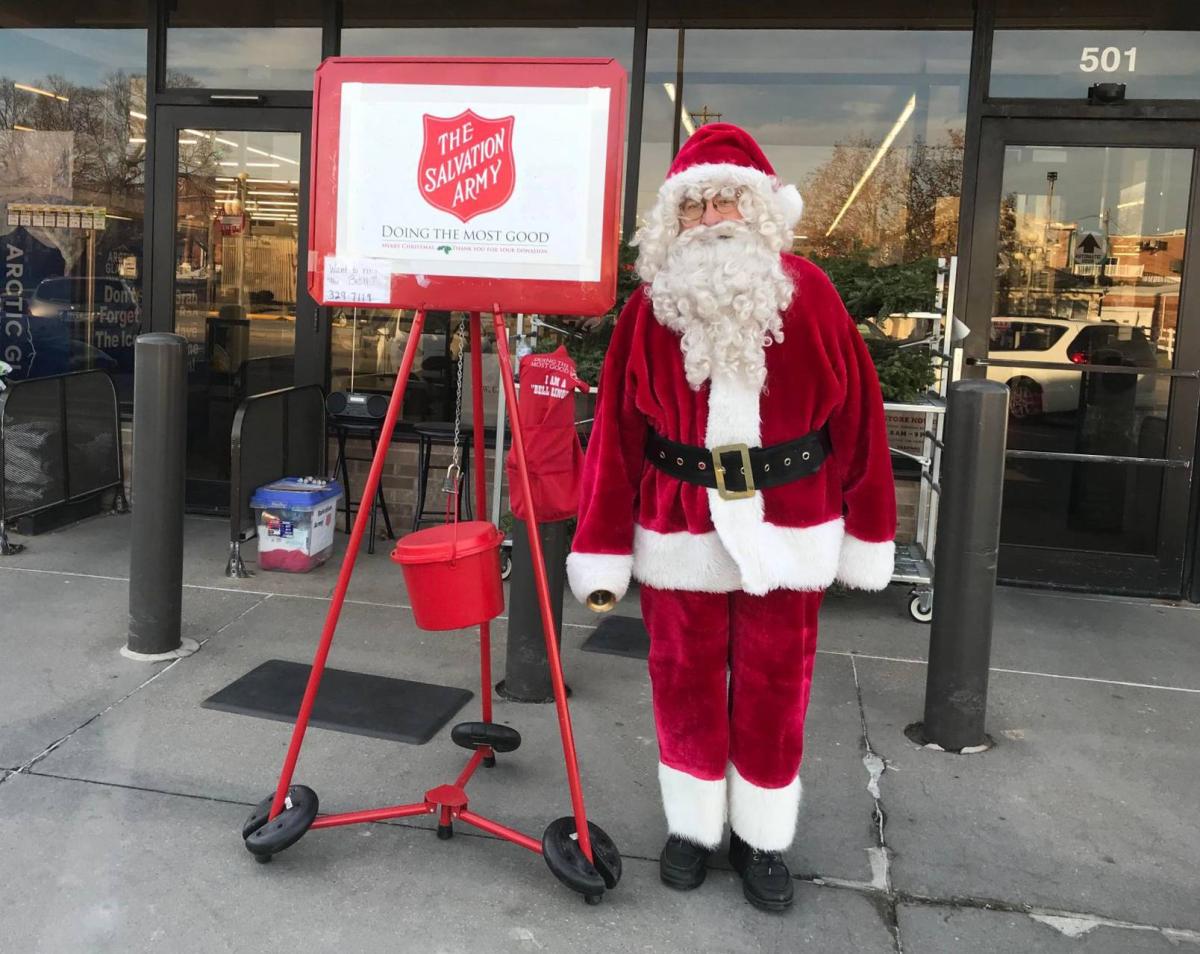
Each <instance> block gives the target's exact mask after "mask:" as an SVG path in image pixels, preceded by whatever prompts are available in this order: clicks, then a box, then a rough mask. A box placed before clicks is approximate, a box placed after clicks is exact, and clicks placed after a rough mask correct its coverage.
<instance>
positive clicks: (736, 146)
mask: <svg viewBox="0 0 1200 954" xmlns="http://www.w3.org/2000/svg"><path fill="white" fill-rule="evenodd" d="M714 185H735V186H741V187H744V188H749V189H753V190H754V191H755V192H757V193H758V195H759V196H761V197H762V198H763V199H764V201H766V203H767V205H768V207H770V208H771V209H772V211H774V212H776V213H777V214H778V215H779V217H780V218H781V219H782V220H783V224H784V226H785V227H786V228H787V229H789V230H791V229H792V228H794V227H795V225H796V223H797V222H799V221H800V215H801V213H802V212H803V211H804V201H803V200H802V199H801V198H800V193H799V191H798V190H797V189H796V187H795V186H794V185H784V184H783V183H781V182H780V181H779V177H778V176H776V175H775V169H774V167H773V166H772V165H771V163H770V161H769V160H768V159H767V157H766V155H765V154H764V153H763V151H762V147H761V146H759V144H758V143H757V142H755V141H754V137H753V136H751V135H750V134H749V133H748V132H746V130H744V129H741V128H740V127H738V126H734V125H733V124H732V123H709V124H708V125H706V126H701V127H700V128H699V129H697V130H696V131H695V132H694V133H692V135H691V137H690V138H689V139H688V141H687V142H686V143H684V144H683V147H682V148H681V149H680V150H679V152H678V154H677V155H676V156H675V161H674V162H672V163H671V168H670V169H669V170H668V172H667V181H666V183H664V185H663V190H664V191H668V192H670V193H671V194H672V196H673V197H674V196H677V195H679V194H682V193H683V192H684V191H686V190H687V189H688V188H692V187H705V186H714Z"/></svg>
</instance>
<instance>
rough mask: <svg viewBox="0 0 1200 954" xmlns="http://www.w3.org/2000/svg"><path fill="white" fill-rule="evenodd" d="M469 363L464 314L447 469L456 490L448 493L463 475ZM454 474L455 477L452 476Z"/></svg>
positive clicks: (459, 330) (459, 334) (449, 479)
mask: <svg viewBox="0 0 1200 954" xmlns="http://www.w3.org/2000/svg"><path fill="white" fill-rule="evenodd" d="M466 363H467V316H466V315H465V314H464V315H463V316H462V317H461V318H459V320H458V375H457V377H458V380H457V382H456V384H455V392H454V447H453V449H452V450H451V452H450V467H449V468H448V469H447V471H446V482H447V483H448V484H450V483H451V480H453V487H454V490H448V491H447V493H454V492H455V491H457V489H458V479H459V477H461V475H462V467H461V466H460V464H459V457H460V454H461V450H460V446H459V445H460V443H461V441H460V437H461V434H462V391H463V365H464V364H466ZM451 474H453V475H454V476H453V478H451Z"/></svg>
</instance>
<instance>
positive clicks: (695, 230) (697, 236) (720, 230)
mask: <svg viewBox="0 0 1200 954" xmlns="http://www.w3.org/2000/svg"><path fill="white" fill-rule="evenodd" d="M749 234H750V227H749V226H748V225H747V224H746V223H745V222H743V221H742V220H741V219H726V220H725V221H723V222H718V223H717V224H716V225H694V226H692V227H691V228H690V229H684V230H683V231H682V232H680V233H679V237H678V238H677V239H676V241H677V242H680V243H683V244H688V245H690V244H693V243H700V242H712V241H715V240H716V239H728V238H734V237H736V236H739V235H749Z"/></svg>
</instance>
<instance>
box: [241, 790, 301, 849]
mask: <svg viewBox="0 0 1200 954" xmlns="http://www.w3.org/2000/svg"><path fill="white" fill-rule="evenodd" d="M274 798H275V796H274V795H268V796H267V797H266V798H264V799H263V800H262V801H261V802H259V803H258V804H257V805H256V806H255V807H254V811H252V812H251V813H250V817H249V818H247V819H246V823H245V824H244V825H243V826H242V838H243V840H244V841H245V843H246V850H247V851H249V852H250V854H252V855H254V857H255V858H257V859H258V860H259V861H263V860H264V859H265V860H266V861H270V860H271V855H274V854H278V853H279V852H281V851H283V850H284V849H285V848H289V847H291V846H292V845H294V844H295V843H296V842H297V841H299V840H300V838H301V837H302V836H303V835H304V833H305V832H306V831H308V828H309V826H310V825H311V824H312V823H313V820H314V819H315V818H316V817H317V807H318V804H319V803H318V800H317V793H316V792H314V791H313V790H312V789H311V788H309V787H308V786H307V785H293V786H292V787H291V788H289V789H288V793H287V800H286V801H285V802H284V808H283V811H281V812H280V813H279V814H278V815H276V816H275V817H274V818H273V819H270V820H268V816H269V815H270V814H271V802H272V801H273V800H274Z"/></svg>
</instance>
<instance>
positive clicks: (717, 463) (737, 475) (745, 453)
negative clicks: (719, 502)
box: [646, 427, 830, 500]
mask: <svg viewBox="0 0 1200 954" xmlns="http://www.w3.org/2000/svg"><path fill="white" fill-rule="evenodd" d="M829 450H830V445H829V435H828V433H827V432H826V430H825V428H823V427H822V428H821V429H820V430H816V431H813V432H812V433H810V434H805V435H804V436H803V437H798V438H796V439H795V440H794V441H786V442H785V443H783V444H773V445H771V446H770V447H747V446H746V445H745V444H725V445H724V446H722V447H714V448H712V449H711V450H710V449H709V448H707V447H695V446H693V445H691V444H680V443H679V442H678V441H672V440H668V439H667V438H665V437H662V436H660V435H659V434H656V433H655V432H654V431H651V432H650V436H649V439H648V440H647V441H646V458H647V459H648V460H649V461H650V463H652V464H653V465H654V466H655V467H657V468H658V469H659V470H661V471H663V472H664V473H667V474H670V475H671V476H672V477H676V478H678V479H679V480H684V481H687V482H688V483H689V484H699V485H700V486H701V487H712V488H713V489H714V490H716V491H717V493H718V494H720V496H721V498H722V499H723V500H740V499H741V498H743V497H752V496H754V493H755V491H757V490H764V489H766V488H768V487H778V486H780V485H781V484H786V483H790V482H791V481H793V480H797V479H799V478H801V477H808V476H809V475H811V474H815V473H816V472H817V471H818V470H820V469H821V464H822V463H823V462H824V460H825V458H826V457H828V456H829ZM747 466H748V467H749V469H750V477H751V479H750V481H749V482H747V480H746V477H745V473H746V468H747Z"/></svg>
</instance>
